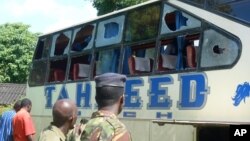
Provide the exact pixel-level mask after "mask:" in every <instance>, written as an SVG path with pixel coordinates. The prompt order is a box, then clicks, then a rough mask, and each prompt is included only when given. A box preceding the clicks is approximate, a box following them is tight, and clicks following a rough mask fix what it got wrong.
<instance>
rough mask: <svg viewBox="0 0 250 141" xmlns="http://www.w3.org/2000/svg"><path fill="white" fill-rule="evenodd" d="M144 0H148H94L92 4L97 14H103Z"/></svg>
mask: <svg viewBox="0 0 250 141" xmlns="http://www.w3.org/2000/svg"><path fill="white" fill-rule="evenodd" d="M145 1H148V0H94V1H93V6H94V7H95V8H96V9H97V11H98V13H97V14H98V15H103V14H107V13H110V12H112V11H115V10H119V9H122V8H125V7H128V6H132V5H136V4H139V3H142V2H145Z"/></svg>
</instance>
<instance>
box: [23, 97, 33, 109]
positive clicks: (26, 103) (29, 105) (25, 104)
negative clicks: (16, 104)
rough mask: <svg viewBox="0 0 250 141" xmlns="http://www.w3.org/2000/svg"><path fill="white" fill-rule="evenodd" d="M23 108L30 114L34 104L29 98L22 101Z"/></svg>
mask: <svg viewBox="0 0 250 141" xmlns="http://www.w3.org/2000/svg"><path fill="white" fill-rule="evenodd" d="M21 108H25V109H26V110H27V112H30V111H31V108H32V102H31V101H30V100H29V99H28V98H24V99H23V100H22V101H21Z"/></svg>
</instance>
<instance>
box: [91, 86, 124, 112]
mask: <svg viewBox="0 0 250 141" xmlns="http://www.w3.org/2000/svg"><path fill="white" fill-rule="evenodd" d="M123 94H124V88H123V87H112V86H105V87H97V88H96V96H95V100H96V102H97V104H98V108H102V107H105V106H111V105H113V104H115V103H116V102H117V101H118V100H119V98H120V97H121V96H122V95H123Z"/></svg>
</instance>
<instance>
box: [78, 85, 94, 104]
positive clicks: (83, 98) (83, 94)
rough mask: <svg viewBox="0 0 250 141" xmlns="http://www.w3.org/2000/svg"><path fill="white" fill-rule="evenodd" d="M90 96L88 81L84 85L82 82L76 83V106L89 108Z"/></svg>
mask: <svg viewBox="0 0 250 141" xmlns="http://www.w3.org/2000/svg"><path fill="white" fill-rule="evenodd" d="M90 97H91V85H90V83H86V84H85V85H84V86H83V84H82V83H78V84H77V91H76V105H77V107H83V108H91V104H90Z"/></svg>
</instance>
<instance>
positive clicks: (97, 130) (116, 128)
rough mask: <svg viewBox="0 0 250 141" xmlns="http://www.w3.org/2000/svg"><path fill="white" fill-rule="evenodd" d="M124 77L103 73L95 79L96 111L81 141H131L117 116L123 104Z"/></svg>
mask: <svg viewBox="0 0 250 141" xmlns="http://www.w3.org/2000/svg"><path fill="white" fill-rule="evenodd" d="M125 81H126V76H124V75H120V74H116V73H105V74H102V75H99V76H97V77H95V82H96V96H95V99H96V102H97V104H98V111H97V112H94V113H93V114H92V117H91V119H90V120H89V121H88V123H87V124H86V126H85V129H84V131H83V133H82V135H81V141H131V137H130V134H129V131H128V130H127V129H126V127H125V125H124V124H123V123H121V122H120V121H119V119H118V117H117V115H118V114H119V113H120V112H121V111H122V107H123V103H124V84H125Z"/></svg>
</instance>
